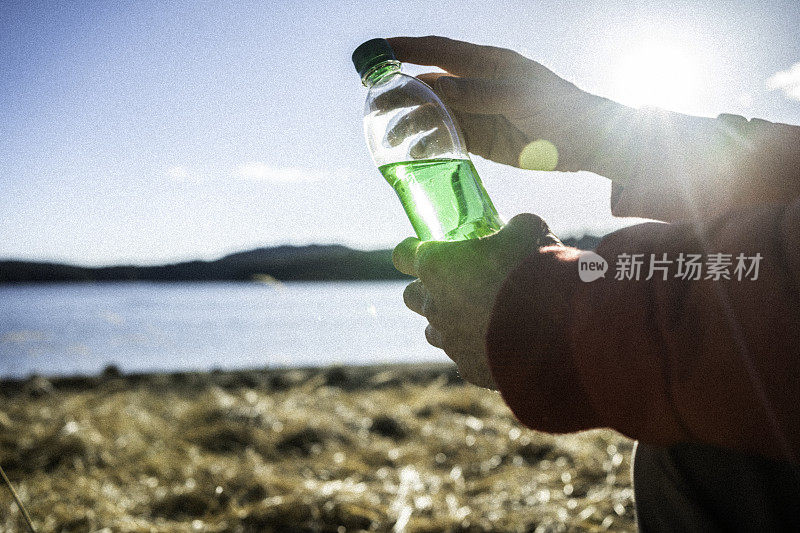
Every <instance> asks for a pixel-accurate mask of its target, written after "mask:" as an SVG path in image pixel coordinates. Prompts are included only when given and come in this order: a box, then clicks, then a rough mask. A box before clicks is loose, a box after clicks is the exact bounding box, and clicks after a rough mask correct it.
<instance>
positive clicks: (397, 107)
mask: <svg viewBox="0 0 800 533" xmlns="http://www.w3.org/2000/svg"><path fill="white" fill-rule="evenodd" d="M353 64H354V65H355V67H356V71H358V74H359V75H360V76H361V81H362V83H363V84H364V86H366V87H367V88H368V89H369V92H368V93H367V101H366V104H365V105H364V134H365V136H366V140H367V146H368V147H369V150H370V152H371V153H372V158H373V160H374V161H375V164H376V165H378V169H379V170H380V171H381V174H383V177H384V178H386V181H388V182H389V184H390V185H391V186H392V187H393V188H394V190H395V191H396V192H397V196H398V197H399V198H400V202H401V203H402V204H403V208H404V209H405V211H406V214H407V215H408V218H409V220H411V225H412V226H413V227H414V230H415V231H416V233H417V236H419V238H420V239H422V240H447V241H456V240H463V239H471V238H476V237H482V236H485V235H489V234H492V233H494V232H496V231H497V230H499V229H500V228H501V227H502V225H503V224H502V222H501V220H500V217H499V216H498V214H497V210H496V209H495V208H494V205H492V201H491V200H490V199H489V196H488V195H487V194H486V190H485V189H484V188H483V184H482V183H481V180H480V178H479V177H478V173H477V172H476V171H475V167H474V166H473V165H472V161H470V159H469V155H467V150H466V147H465V145H464V141H463V138H462V136H461V133H460V132H459V130H458V128H457V127H456V125H455V122H454V120H453V118H452V117H451V116H450V114H449V113H448V112H447V109H446V108H445V106H444V104H442V102H441V100H440V99H439V97H438V96H436V94H435V93H434V92H433V91H432V90H431V88H430V87H428V86H427V85H426V84H425V83H423V82H421V81H420V80H418V79H416V78H414V77H412V76H407V75H405V74H403V73H401V72H400V62H399V61H397V59H396V58H395V56H394V52H393V51H392V49H391V47H390V46H389V43H388V42H387V41H386V40H385V39H372V40H370V41H367V42H365V43H363V44H362V45H360V46H359V47H358V48H356V50H355V51H354V52H353Z"/></svg>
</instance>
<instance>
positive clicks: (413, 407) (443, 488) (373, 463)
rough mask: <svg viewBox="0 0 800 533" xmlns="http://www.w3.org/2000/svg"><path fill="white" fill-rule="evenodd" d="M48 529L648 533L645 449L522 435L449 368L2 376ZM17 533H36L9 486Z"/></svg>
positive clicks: (41, 523)
mask: <svg viewBox="0 0 800 533" xmlns="http://www.w3.org/2000/svg"><path fill="white" fill-rule="evenodd" d="M0 397H2V398H4V399H6V401H4V402H0V464H1V465H2V466H3V468H4V470H5V471H6V473H7V474H8V476H9V478H10V479H11V480H12V482H13V483H14V484H15V485H16V487H17V490H18V492H19V493H20V495H21V497H22V499H23V502H24V503H25V505H26V507H28V510H29V512H30V514H31V516H32V518H33V520H34V523H35V525H36V526H37V528H38V530H39V531H40V532H42V533H44V532H50V531H52V532H56V531H58V532H62V531H64V532H67V531H71V532H89V531H114V532H130V533H135V532H141V531H150V532H164V533H167V532H170V533H171V532H185V533H190V532H195V531H208V532H220V533H248V532H281V533H283V532H296V533H299V532H309V533H311V532H325V533H334V532H335V533H339V532H341V531H345V532H347V531H386V532H389V531H403V532H405V533H431V532H439V531H450V532H456V531H459V532H474V533H481V532H486V533H488V532H509V533H511V532H514V533H517V532H519V533H522V532H529V531H562V530H563V531H584V530H589V531H634V530H635V522H634V515H633V490H632V488H631V480H630V464H631V452H632V442H631V441H630V440H628V439H626V438H624V437H622V436H621V435H619V434H617V433H614V432H612V431H607V430H595V431H589V432H583V433H578V434H573V435H562V436H554V435H548V434H544V433H538V432H535V431H531V430H528V429H526V428H524V427H522V426H521V425H520V424H519V423H518V422H517V421H516V420H515V419H514V417H513V415H512V414H511V412H510V411H509V410H508V407H507V406H506V405H505V404H504V403H503V401H502V399H501V398H500V395H499V394H496V393H493V392H490V391H487V390H485V389H479V388H477V387H473V386H470V385H466V384H465V383H464V382H463V381H462V380H461V379H460V378H459V377H458V376H457V374H456V372H455V367H454V365H450V364H439V363H422V364H398V365H372V366H366V367H347V366H344V367H343V366H331V367H306V368H302V369H300V368H281V369H251V370H235V371H216V372H177V373H167V374H164V373H151V374H130V375H122V374H120V373H119V372H117V371H115V370H114V369H113V368H109V369H107V370H106V371H105V372H104V373H103V374H101V375H97V376H91V377H56V378H50V379H48V378H44V377H32V378H28V379H26V380H3V381H0ZM0 509H7V510H8V512H6V513H3V514H0V531H5V532H8V533H16V532H23V531H25V528H24V524H23V522H22V517H21V514H20V513H19V510H18V509H17V508H16V505H14V504H13V503H12V501H11V496H10V494H9V493H8V491H6V490H0Z"/></svg>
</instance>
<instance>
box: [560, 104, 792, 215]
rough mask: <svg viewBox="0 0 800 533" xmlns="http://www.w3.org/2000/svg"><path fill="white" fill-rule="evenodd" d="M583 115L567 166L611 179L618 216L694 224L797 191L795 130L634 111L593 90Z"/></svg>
mask: <svg viewBox="0 0 800 533" xmlns="http://www.w3.org/2000/svg"><path fill="white" fill-rule="evenodd" d="M582 116H583V117H584V118H583V120H582V121H581V123H580V127H579V128H578V129H577V130H576V134H580V135H581V136H582V138H583V142H582V146H583V149H582V150H581V151H580V153H579V155H580V157H579V158H576V159H575V161H573V163H572V166H573V167H576V168H573V169H571V170H576V169H579V170H588V171H591V172H594V173H596V174H599V175H602V176H605V177H607V178H609V179H611V180H612V182H613V184H614V189H615V193H616V195H615V198H613V199H612V209H613V210H614V212H615V214H616V215H619V216H640V217H646V218H655V219H659V220H666V221H670V222H678V221H681V222H685V221H698V220H707V219H710V218H712V217H714V216H717V215H720V214H721V213H723V212H724V211H727V210H730V209H736V208H741V207H747V206H752V205H758V204H765V203H787V202H790V201H791V200H793V199H794V198H796V197H798V196H800V127H797V126H790V125H786V124H773V123H770V122H766V121H763V120H758V119H753V120H750V121H748V120H746V119H744V118H743V117H738V116H733V115H720V117H718V118H716V119H711V118H703V117H694V116H689V115H683V114H680V113H673V112H668V111H663V110H659V109H640V110H636V109H632V108H629V107H626V106H623V105H621V104H618V103H616V102H613V101H610V100H608V99H605V98H601V97H597V96H593V95H587V96H586V99H585V103H584V104H582ZM618 200H621V202H620V203H619V205H617V201H618Z"/></svg>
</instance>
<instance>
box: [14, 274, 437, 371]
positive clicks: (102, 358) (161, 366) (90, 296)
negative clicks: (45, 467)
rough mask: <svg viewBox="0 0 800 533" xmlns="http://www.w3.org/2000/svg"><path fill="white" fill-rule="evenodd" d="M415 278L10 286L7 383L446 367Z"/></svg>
mask: <svg viewBox="0 0 800 533" xmlns="http://www.w3.org/2000/svg"><path fill="white" fill-rule="evenodd" d="M404 287H405V283H404V282H397V281H391V282H331V283H325V282H318V283H284V284H259V283H172V284H170V283H98V284H64V285H61V284H58V285H20V286H0V376H27V375H29V374H31V373H39V374H44V375H54V374H94V373H97V372H100V371H101V370H102V369H103V368H104V367H105V366H107V365H109V364H115V365H117V366H118V367H119V368H121V369H122V370H123V371H129V372H131V371H137V372H138V371H152V370H164V371H173V370H211V369H214V368H221V369H234V368H252V367H276V366H308V365H329V364H346V365H358V364H372V363H395V362H420V361H440V362H441V361H447V358H446V356H445V355H444V354H443V353H442V352H441V351H439V350H437V349H435V348H433V347H431V346H429V345H428V344H427V343H426V342H425V334H424V329H425V325H426V321H425V319H424V318H422V317H420V316H418V315H416V314H414V313H412V312H411V311H409V310H408V309H406V307H405V306H404V305H403V298H402V294H403V288H404Z"/></svg>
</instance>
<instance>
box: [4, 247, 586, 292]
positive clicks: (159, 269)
mask: <svg viewBox="0 0 800 533" xmlns="http://www.w3.org/2000/svg"><path fill="white" fill-rule="evenodd" d="M599 240H600V238H599V237H592V236H584V237H581V238H580V239H566V240H565V241H564V243H565V244H568V245H569V246H577V247H579V248H585V249H592V248H594V247H595V246H597V243H598V242H599ZM271 279H276V280H281V281H323V280H331V281H333V280H384V279H409V277H408V276H406V275H404V274H401V273H400V272H398V271H397V270H395V268H394V266H393V265H392V251H391V250H372V251H361V250H353V249H351V248H348V247H346V246H341V245H317V244H313V245H310V246H277V247H274V248H257V249H255V250H249V251H246V252H237V253H234V254H230V255H226V256H225V257H222V258H220V259H217V260H215V261H188V262H185V263H174V264H169V265H159V266H134V265H126V266H109V267H97V268H92V267H80V266H74V265H65V264H60V263H41V262H29V261H0V284H2V283H47V282H80V281H269V280H271Z"/></svg>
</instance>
